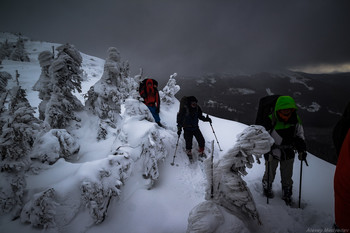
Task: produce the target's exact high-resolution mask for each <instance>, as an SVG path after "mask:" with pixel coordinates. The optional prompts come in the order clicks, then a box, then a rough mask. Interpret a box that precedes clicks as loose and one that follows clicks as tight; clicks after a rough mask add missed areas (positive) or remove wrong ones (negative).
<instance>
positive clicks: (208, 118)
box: [205, 116, 212, 124]
mask: <svg viewBox="0 0 350 233" xmlns="http://www.w3.org/2000/svg"><path fill="white" fill-rule="evenodd" d="M205 120H206V121H209V123H210V124H211V122H212V121H211V119H210V117H208V116H207V117H206V118H205Z"/></svg>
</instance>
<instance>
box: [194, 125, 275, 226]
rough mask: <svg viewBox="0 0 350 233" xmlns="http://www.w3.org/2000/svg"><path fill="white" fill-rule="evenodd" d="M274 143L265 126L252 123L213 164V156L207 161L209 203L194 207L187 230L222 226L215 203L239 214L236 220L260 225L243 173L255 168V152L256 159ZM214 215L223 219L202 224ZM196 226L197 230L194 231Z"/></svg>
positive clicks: (235, 214)
mask: <svg viewBox="0 0 350 233" xmlns="http://www.w3.org/2000/svg"><path fill="white" fill-rule="evenodd" d="M273 143H274V141H273V139H272V138H271V136H270V134H269V133H268V132H267V131H266V130H265V128H264V127H262V126H255V125H253V126H249V127H247V128H246V129H245V130H244V131H243V132H242V133H241V134H239V135H237V141H236V143H235V145H234V147H233V148H232V149H230V150H229V151H228V152H227V153H226V154H225V155H224V156H223V157H222V158H221V159H220V160H218V161H217V162H216V163H214V165H213V166H211V162H210V159H207V160H205V170H206V174H207V178H208V184H209V185H208V187H207V190H206V191H207V192H206V193H207V195H206V199H207V200H208V201H207V202H210V203H209V204H208V203H207V204H205V203H201V204H200V205H198V206H197V207H195V208H194V209H193V211H192V212H191V214H190V216H189V225H188V232H206V231H205V229H214V230H215V229H217V228H219V227H220V226H219V225H220V224H218V223H220V221H221V220H222V219H223V216H222V215H220V216H219V215H218V214H217V213H214V212H213V209H214V208H212V207H210V208H209V209H208V206H212V205H215V206H217V207H218V208H219V209H220V208H224V211H225V212H228V213H230V214H231V215H234V216H235V217H237V218H238V219H239V220H237V221H241V222H244V223H245V224H248V225H249V223H250V222H251V221H252V220H253V221H256V222H257V223H259V224H261V221H260V217H259V214H258V212H257V209H256V206H255V203H254V200H253V197H252V195H251V193H250V190H249V188H248V187H247V184H246V182H245V181H244V180H243V179H242V176H244V175H246V174H247V172H246V168H251V167H252V165H253V162H254V158H253V155H255V156H256V158H257V159H259V158H261V157H262V155H263V154H264V153H267V152H268V151H269V150H270V148H271V145H272V144H273ZM212 167H213V168H212ZM211 190H213V192H211ZM213 203H215V204H213ZM214 217H219V219H220V221H215V222H213V221H207V224H212V225H207V224H202V226H200V225H199V223H200V222H202V223H203V219H207V218H214ZM195 227H197V229H196V230H197V231H195V230H194V228H195ZM248 227H249V226H248ZM198 228H200V229H198ZM219 232H220V231H219Z"/></svg>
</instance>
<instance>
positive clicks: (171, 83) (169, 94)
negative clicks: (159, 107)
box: [159, 73, 180, 105]
mask: <svg viewBox="0 0 350 233" xmlns="http://www.w3.org/2000/svg"><path fill="white" fill-rule="evenodd" d="M176 76H177V73H174V74H173V75H170V78H169V80H168V83H167V84H166V85H165V87H164V88H163V90H162V91H160V92H159V96H160V99H161V101H162V104H166V105H171V104H174V103H175V99H176V98H175V94H176V93H177V92H178V91H179V90H180V86H179V85H176V80H175V77H176Z"/></svg>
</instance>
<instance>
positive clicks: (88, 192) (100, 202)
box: [80, 153, 131, 224]
mask: <svg viewBox="0 0 350 233" xmlns="http://www.w3.org/2000/svg"><path fill="white" fill-rule="evenodd" d="M130 166H131V160H130V159H129V156H128V154H127V153H119V154H118V155H117V156H114V155H110V156H109V157H108V160H104V163H103V164H101V165H100V166H99V167H96V166H94V167H93V169H96V168H98V169H99V170H98V171H94V170H92V171H91V173H92V174H95V175H94V176H93V177H89V178H86V179H84V180H83V182H82V183H81V186H80V190H81V197H82V200H83V204H84V205H85V206H86V207H87V208H88V209H89V213H90V216H91V217H92V218H93V220H94V222H95V224H99V223H101V222H103V220H104V219H105V217H106V214H107V210H108V206H109V203H110V201H111V198H112V197H119V195H120V193H121V190H120V189H121V186H122V185H124V183H125V180H126V179H127V178H128V177H129V176H130V172H131V171H130Z"/></svg>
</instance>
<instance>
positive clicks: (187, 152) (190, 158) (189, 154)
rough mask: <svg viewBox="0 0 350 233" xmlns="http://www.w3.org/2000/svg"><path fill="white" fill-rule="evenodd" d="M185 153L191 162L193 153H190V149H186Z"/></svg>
mask: <svg viewBox="0 0 350 233" xmlns="http://www.w3.org/2000/svg"><path fill="white" fill-rule="evenodd" d="M186 154H187V156H188V160H189V161H190V163H193V162H194V160H193V155H192V152H191V150H186Z"/></svg>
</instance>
